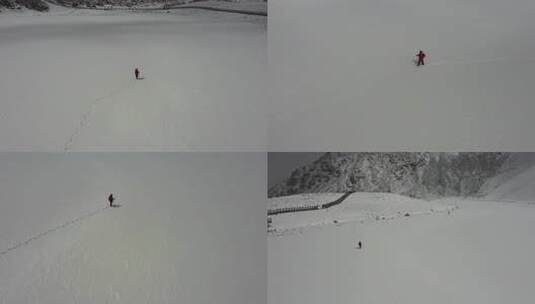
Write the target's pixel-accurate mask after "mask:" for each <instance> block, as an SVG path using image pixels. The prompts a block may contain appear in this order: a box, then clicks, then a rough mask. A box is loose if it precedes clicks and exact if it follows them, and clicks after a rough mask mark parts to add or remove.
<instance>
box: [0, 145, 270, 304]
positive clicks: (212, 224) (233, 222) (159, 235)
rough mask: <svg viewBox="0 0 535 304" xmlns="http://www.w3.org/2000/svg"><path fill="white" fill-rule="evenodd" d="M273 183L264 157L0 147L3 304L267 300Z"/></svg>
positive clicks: (0, 295)
mask: <svg viewBox="0 0 535 304" xmlns="http://www.w3.org/2000/svg"><path fill="white" fill-rule="evenodd" d="M222 180H224V182H221V181H222ZM265 185H266V177H265V154H263V153H258V154H257V153H231V154H225V153H195V154H192V153H179V154H176V153H172V154H167V153H160V154H156V155H155V154H133V155H132V154H123V153H118V154H105V153H98V154H85V153H83V154H58V155H56V154H43V153H30V154H20V153H16V154H0V193H2V195H1V197H0V252H2V253H0V303H2V304H8V303H44V304H48V303H50V304H55V303H80V304H84V303H88V304H89V303H128V304H131V303H225V304H236V303H240V304H249V303H265V294H266V273H265V269H266V241H265V224H264V223H265V205H264V204H259V202H263V201H264V199H265V191H266V187H265ZM110 192H113V193H114V194H115V195H116V197H117V201H116V204H118V205H120V207H118V208H106V206H107V201H106V197H107V195H108V193H110ZM77 219H79V220H77ZM51 229H53V230H51ZM47 231H48V232H47ZM43 232H47V233H44V234H43ZM36 236H37V237H36ZM26 240H30V241H29V242H27V243H24V242H25V241H26ZM21 243H22V245H21V246H18V247H17V248H15V249H12V250H10V251H7V252H4V251H5V250H6V249H8V248H10V247H13V246H14V245H17V244H21Z"/></svg>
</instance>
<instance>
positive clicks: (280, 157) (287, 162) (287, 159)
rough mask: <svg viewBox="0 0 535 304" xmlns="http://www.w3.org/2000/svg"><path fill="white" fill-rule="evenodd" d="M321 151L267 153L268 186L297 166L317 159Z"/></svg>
mask: <svg viewBox="0 0 535 304" xmlns="http://www.w3.org/2000/svg"><path fill="white" fill-rule="evenodd" d="M322 154H323V152H270V153H268V187H271V186H273V185H275V184H277V183H279V182H281V181H283V180H284V179H285V178H287V177H288V176H289V175H290V173H292V171H293V170H294V169H296V168H298V167H301V166H303V165H306V164H308V163H310V162H313V161H315V160H316V159H318V158H319V157H320V156H321V155H322Z"/></svg>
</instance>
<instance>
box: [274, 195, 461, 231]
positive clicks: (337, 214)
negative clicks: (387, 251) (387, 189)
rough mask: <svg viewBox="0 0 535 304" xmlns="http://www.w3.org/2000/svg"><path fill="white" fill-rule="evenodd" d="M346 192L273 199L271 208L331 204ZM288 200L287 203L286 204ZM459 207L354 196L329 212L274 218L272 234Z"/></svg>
mask: <svg viewBox="0 0 535 304" xmlns="http://www.w3.org/2000/svg"><path fill="white" fill-rule="evenodd" d="M342 194H343V193H337V194H336V193H318V194H305V195H292V196H286V197H277V198H270V199H269V205H271V206H273V205H276V206H277V207H278V208H283V207H293V206H307V204H309V205H310V203H311V202H312V201H313V202H316V203H317V202H319V203H328V202H330V201H332V200H335V199H336V198H338V197H340V196H341V195H342ZM282 199H284V201H285V203H284V204H283V203H282ZM454 209H456V207H455V206H454V205H448V204H444V203H441V202H438V201H424V200H420V199H414V198H410V197H407V196H402V195H398V194H391V193H365V192H357V193H352V194H351V195H350V196H349V197H347V198H346V199H345V200H344V201H343V202H342V203H341V204H339V205H336V206H333V207H330V208H328V209H320V210H312V211H303V212H294V213H284V214H277V215H274V216H271V217H270V218H271V225H270V229H269V231H270V232H274V233H284V232H287V231H293V230H302V229H305V228H310V227H314V226H322V225H329V224H331V225H332V224H344V223H348V222H360V223H365V222H369V221H379V220H392V219H396V218H400V217H409V216H415V215H423V214H434V213H440V212H448V211H449V212H451V211H453V210H454Z"/></svg>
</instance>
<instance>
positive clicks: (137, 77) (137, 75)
mask: <svg viewBox="0 0 535 304" xmlns="http://www.w3.org/2000/svg"><path fill="white" fill-rule="evenodd" d="M134 75H136V79H139V69H138V68H136V69H135V70H134Z"/></svg>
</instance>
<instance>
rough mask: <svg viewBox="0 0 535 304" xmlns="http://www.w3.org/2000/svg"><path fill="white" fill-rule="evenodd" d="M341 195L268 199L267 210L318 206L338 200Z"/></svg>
mask: <svg viewBox="0 0 535 304" xmlns="http://www.w3.org/2000/svg"><path fill="white" fill-rule="evenodd" d="M342 194H343V193H304V194H296V195H288V196H280V197H274V198H270V199H269V200H268V209H277V208H289V207H302V206H318V205H321V204H325V203H329V202H332V201H334V200H336V199H337V198H339V197H340V196H341V195H342Z"/></svg>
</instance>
